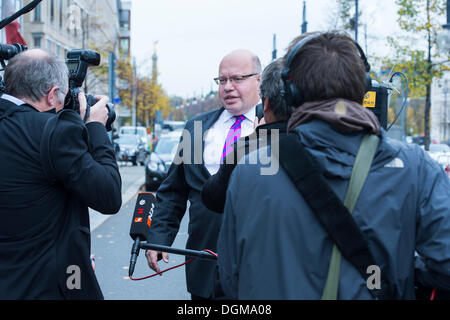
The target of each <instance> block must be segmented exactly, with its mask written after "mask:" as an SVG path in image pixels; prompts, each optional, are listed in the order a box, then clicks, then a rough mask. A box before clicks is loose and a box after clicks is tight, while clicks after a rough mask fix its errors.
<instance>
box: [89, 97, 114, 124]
mask: <svg viewBox="0 0 450 320" xmlns="http://www.w3.org/2000/svg"><path fill="white" fill-rule="evenodd" d="M95 98H96V99H97V100H99V101H98V102H97V103H96V104H94V105H93V106H92V107H91V111H90V115H89V118H87V119H86V123H88V122H94V121H97V122H100V123H103V125H106V122H107V121H108V108H107V107H106V104H107V103H108V102H109V98H108V97H107V96H95Z"/></svg>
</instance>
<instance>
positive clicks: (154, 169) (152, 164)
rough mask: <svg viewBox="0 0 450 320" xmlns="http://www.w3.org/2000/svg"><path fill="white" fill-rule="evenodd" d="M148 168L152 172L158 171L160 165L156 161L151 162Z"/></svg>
mask: <svg viewBox="0 0 450 320" xmlns="http://www.w3.org/2000/svg"><path fill="white" fill-rule="evenodd" d="M147 167H148V168H149V169H150V170H152V171H156V170H158V163H157V162H155V161H149V162H148V164H147Z"/></svg>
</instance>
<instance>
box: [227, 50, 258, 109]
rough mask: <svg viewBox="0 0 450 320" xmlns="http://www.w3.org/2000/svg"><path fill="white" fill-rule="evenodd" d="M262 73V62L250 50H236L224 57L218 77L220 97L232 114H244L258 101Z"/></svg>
mask: <svg viewBox="0 0 450 320" xmlns="http://www.w3.org/2000/svg"><path fill="white" fill-rule="evenodd" d="M260 73H261V62H260V61H259V58H258V56H256V55H255V54H254V53H252V52H251V51H249V50H244V49H239V50H234V51H232V52H230V53H229V54H227V55H226V56H225V57H224V58H223V59H222V61H221V62H220V65H219V77H218V78H219V98H220V101H221V103H222V106H223V107H224V108H225V109H227V110H228V112H230V113H231V114H232V115H235V116H237V115H241V114H244V113H246V112H247V111H249V110H250V109H251V108H252V107H253V106H255V105H256V104H257V103H258V101H259V95H258V90H259V89H258V87H259V81H260ZM221 80H222V81H221ZM223 80H225V81H223Z"/></svg>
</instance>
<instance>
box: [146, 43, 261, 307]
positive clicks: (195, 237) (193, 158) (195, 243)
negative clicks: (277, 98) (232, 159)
mask: <svg viewBox="0 0 450 320" xmlns="http://www.w3.org/2000/svg"><path fill="white" fill-rule="evenodd" d="M260 73H261V63H260V61H259V59H258V57H257V56H256V55H254V54H253V53H251V52H249V51H247V50H236V51H233V52H231V53H230V54H228V55H226V56H225V57H224V58H223V59H222V61H221V63H220V66H219V75H218V77H217V78H215V81H216V82H217V84H218V85H219V98H220V101H221V103H222V107H221V108H220V109H218V110H215V111H211V112H208V113H205V114H201V115H199V116H197V117H195V118H193V119H191V120H189V121H188V122H187V123H186V127H185V130H184V133H183V136H182V138H181V141H180V145H179V148H178V152H177V156H176V158H175V160H174V163H173V164H172V166H171V167H170V169H169V173H168V176H167V178H166V179H165V181H163V183H162V184H161V186H160V188H159V189H158V191H157V193H156V199H157V204H156V207H155V211H154V212H155V213H154V215H153V220H152V225H151V228H150V235H149V237H148V242H150V243H155V244H162V245H169V246H170V245H172V243H173V241H174V239H175V237H176V235H177V232H178V229H179V226H180V222H181V220H182V218H183V216H184V213H185V211H186V207H187V201H188V200H189V202H190V207H189V228H188V233H189V238H188V240H187V243H186V248H189V249H195V250H203V249H210V250H212V251H214V250H216V242H217V235H218V233H219V230H220V226H221V223H222V216H221V215H219V214H217V213H215V212H213V211H211V210H209V209H207V208H206V207H205V206H204V204H203V203H202V200H201V189H202V186H203V183H204V182H205V181H206V180H207V179H208V178H209V177H210V176H211V175H212V174H215V173H216V172H217V171H218V169H219V167H220V164H221V163H222V162H223V158H224V157H226V155H227V154H228V153H229V152H230V151H231V150H232V149H233V143H234V142H235V141H237V139H239V138H240V137H241V136H246V135H249V134H251V133H252V132H253V128H254V119H255V116H256V111H255V109H256V108H255V107H256V105H257V104H258V102H259V96H258V87H259V82H260ZM146 256H147V260H148V264H149V266H150V268H152V269H153V270H155V271H156V272H159V271H160V269H159V265H158V260H159V259H160V258H161V257H162V259H163V260H164V261H165V262H168V255H167V253H161V252H157V251H152V250H149V251H147V252H146ZM215 271H216V262H215V261H205V260H199V259H197V260H194V261H192V262H191V263H189V264H187V265H186V281H187V290H188V291H189V292H190V293H191V296H192V299H219V298H221V293H220V290H217V289H218V288H217V287H216V285H217V283H218V282H217V281H216V272H215Z"/></svg>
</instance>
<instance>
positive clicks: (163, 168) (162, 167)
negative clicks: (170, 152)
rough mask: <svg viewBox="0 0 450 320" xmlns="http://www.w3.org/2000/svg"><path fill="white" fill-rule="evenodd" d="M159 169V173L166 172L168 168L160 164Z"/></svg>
mask: <svg viewBox="0 0 450 320" xmlns="http://www.w3.org/2000/svg"><path fill="white" fill-rule="evenodd" d="M158 168H159V171H164V170H165V169H166V167H165V166H164V164H163V163H160V164H159V165H158Z"/></svg>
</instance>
